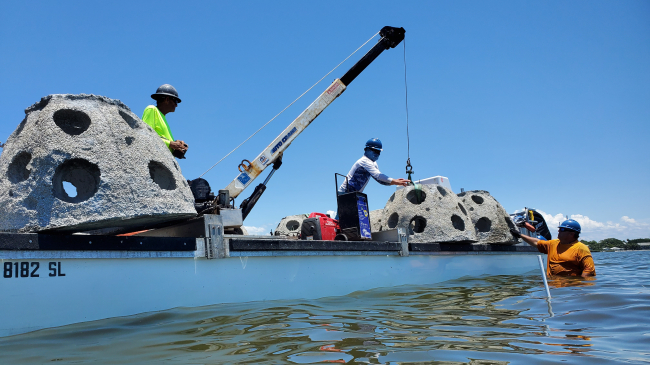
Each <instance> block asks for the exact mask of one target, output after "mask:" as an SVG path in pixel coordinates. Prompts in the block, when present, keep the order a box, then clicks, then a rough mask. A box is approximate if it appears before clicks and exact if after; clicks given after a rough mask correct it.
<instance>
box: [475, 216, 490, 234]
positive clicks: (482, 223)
mask: <svg viewBox="0 0 650 365" xmlns="http://www.w3.org/2000/svg"><path fill="white" fill-rule="evenodd" d="M491 229H492V221H491V220H489V219H488V218H486V217H482V218H481V219H479V220H478V221H477V222H476V231H477V232H482V233H485V232H490V230H491Z"/></svg>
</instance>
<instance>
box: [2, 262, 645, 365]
mask: <svg viewBox="0 0 650 365" xmlns="http://www.w3.org/2000/svg"><path fill="white" fill-rule="evenodd" d="M594 257H595V259H596V264H597V270H598V276H597V277H596V278H595V279H588V280H585V279H580V278H578V279H576V278H570V279H561V280H551V281H550V283H549V284H550V285H551V292H552V295H553V299H552V301H551V302H550V303H549V302H548V301H547V300H546V299H545V297H544V296H545V292H544V289H543V286H542V284H541V280H540V277H539V275H538V273H537V272H531V273H530V274H529V275H524V276H489V277H481V278H462V279H459V280H455V281H450V282H446V283H443V284H441V285H436V286H431V287H422V286H404V287H396V288H385V289H376V290H370V291H364V292H356V293H352V294H350V295H347V296H343V297H333V298H322V299H319V300H297V301H274V302H255V303H244V304H232V305H216V306H209V307H202V308H177V309H174V310H169V311H164V312H158V313H150V314H144V315H139V316H132V317H127V318H114V319H109V320H103V321H97V322H91V323H84V324H77V325H71V326H66V327H61V328H56V329H49V330H42V331H37V332H34V333H30V334H26V335H20V336H13V337H8V338H3V339H0V359H1V360H2V363H3V364H4V363H10V364H31V363H43V362H50V361H57V362H62V363H79V362H101V363H107V364H113V363H114V364H122V363H160V362H166V363H179V364H194V363H196V364H205V363H210V364H226V363H228V364H231V363H255V364H277V363H286V364H306V363H327V362H329V363H331V362H346V363H367V364H396V363H399V364H416V363H432V362H435V363H445V364H446V363H449V364H457V363H458V364H461V363H463V364H469V363H472V364H483V363H491V364H499V363H503V364H506V363H511V362H514V363H555V362H561V361H566V362H571V363H589V364H599V363H612V362H621V363H623V362H624V363H648V359H649V358H650V350H649V349H650V330H649V329H648V328H650V319H649V317H648V313H650V290H648V289H646V287H650V274H649V273H648V270H647V267H648V264H647V263H648V259H650V252H641V253H639V252H629V253H628V252H626V253H602V254H601V253H596V254H594Z"/></svg>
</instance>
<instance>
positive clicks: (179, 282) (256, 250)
mask: <svg viewBox="0 0 650 365" xmlns="http://www.w3.org/2000/svg"><path fill="white" fill-rule="evenodd" d="M152 232H153V233H150V234H164V235H165V236H162V237H161V236H158V237H155V236H153V237H152V236H92V235H47V234H37V233H33V234H30V233H27V234H25V233H22V234H21V233H0V258H1V259H2V268H3V277H2V280H1V281H0V283H1V284H0V289H1V291H2V294H3V300H2V311H0V336H11V335H16V334H21V333H26V332H30V331H35V330H39V329H43V328H49V327H57V326H63V325H67V324H72V323H78V322H86V321H94V320H99V319H104V318H112V317H119V316H129V315H134V314H138V313H145V312H151V311H160V310H166V309H171V308H176V307H197V306H205V305H212V304H219V303H238V302H250V301H264V300H277V299H312V298H321V297H327V296H340V295H346V294H349V293H352V292H354V291H359V290H368V289H373V288H379V287H391V286H399V285H409V284H411V285H430V284H435V283H438V282H442V281H446V280H451V279H456V278H459V277H463V276H480V275H517V274H522V273H526V272H530V271H531V270H534V269H535V268H536V265H537V257H536V255H535V253H536V251H535V250H534V249H532V248H531V247H527V246H519V245H511V246H507V245H481V244H471V243H468V244H458V243H453V244H444V243H435V244H427V243H420V244H416V243H410V244H409V243H407V242H406V238H407V236H406V235H405V234H398V230H393V231H388V232H382V235H383V236H378V237H379V239H382V240H379V241H365V242H347V241H299V240H289V239H286V238H284V239H281V238H278V237H273V236H241V235H225V234H223V225H222V224H221V216H217V215H205V216H202V217H199V218H197V219H196V220H194V221H193V222H192V223H191V224H184V225H181V226H176V227H174V228H172V229H163V230H158V232H157V231H155V230H154V231H152ZM399 232H403V231H401V230H399ZM391 235H392V237H391Z"/></svg>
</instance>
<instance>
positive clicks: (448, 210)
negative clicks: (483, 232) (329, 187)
mask: <svg viewBox="0 0 650 365" xmlns="http://www.w3.org/2000/svg"><path fill="white" fill-rule="evenodd" d="M372 213H374V214H372ZM371 218H375V219H372V221H373V223H372V224H373V225H372V228H373V231H374V230H375V228H376V227H377V228H378V229H379V230H387V229H393V228H396V227H405V228H407V230H408V234H409V242H413V243H426V242H455V243H468V242H476V241H478V238H477V237H476V233H475V232H474V230H473V229H468V227H473V224H472V221H471V219H470V217H469V214H467V211H466V209H465V207H463V205H462V203H461V201H460V200H459V199H458V197H457V196H456V194H454V193H453V192H451V191H449V190H447V189H446V188H445V187H442V186H439V185H422V189H421V190H420V191H417V190H416V189H415V188H414V187H413V186H409V187H406V188H404V189H399V190H397V191H396V192H395V194H393V196H391V197H390V199H388V202H387V203H386V206H385V207H384V209H383V210H379V211H373V212H371Z"/></svg>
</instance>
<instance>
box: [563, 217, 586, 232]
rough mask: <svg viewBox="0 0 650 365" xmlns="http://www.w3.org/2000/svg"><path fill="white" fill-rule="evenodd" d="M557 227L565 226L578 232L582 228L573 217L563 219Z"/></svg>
mask: <svg viewBox="0 0 650 365" xmlns="http://www.w3.org/2000/svg"><path fill="white" fill-rule="evenodd" d="M558 228H566V229H570V230H572V231H575V232H578V233H580V231H581V230H582V229H581V228H580V223H578V222H576V221H575V220H573V219H567V220H565V221H564V222H562V223H560V226H559V227H558Z"/></svg>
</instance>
